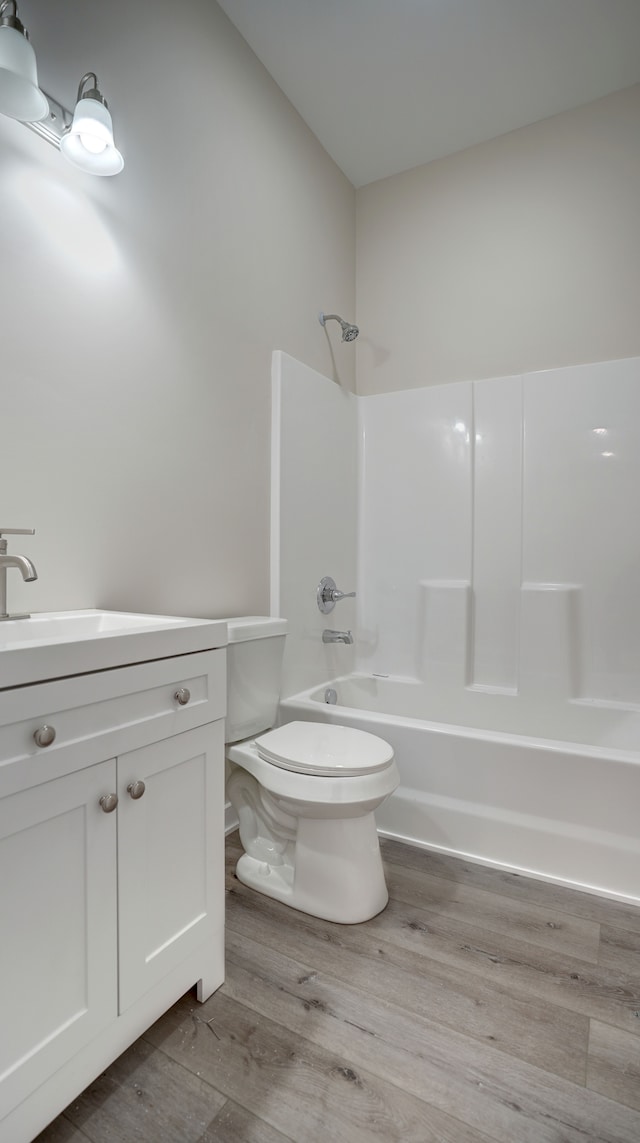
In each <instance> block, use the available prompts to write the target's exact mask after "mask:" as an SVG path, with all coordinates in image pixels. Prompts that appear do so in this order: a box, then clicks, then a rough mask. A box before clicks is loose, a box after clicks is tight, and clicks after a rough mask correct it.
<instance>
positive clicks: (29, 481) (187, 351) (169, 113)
mask: <svg viewBox="0 0 640 1143" xmlns="http://www.w3.org/2000/svg"><path fill="white" fill-rule="evenodd" d="M20 14H21V17H22V19H23V20H24V23H25V25H26V26H27V27H28V29H29V31H30V34H31V39H32V42H33V44H34V46H35V49H36V52H37V56H38V61H39V77H40V82H41V84H42V86H43V88H44V89H45V90H46V91H49V92H51V94H52V95H54V96H55V97H56V98H58V99H59V100H61V101H62V102H63V103H66V104H67V105H68V106H72V105H73V102H74V99H75V94H76V90H77V85H78V81H79V79H80V77H81V76H82V74H83V73H84V72H85V71H86V70H87V69H89V68H91V69H94V70H96V72H97V74H98V78H99V81H100V86H101V88H102V90H103V93H104V95H105V96H106V98H107V100H108V101H109V105H110V108H111V111H112V114H113V119H114V126H115V134H116V141H117V143H118V145H119V146H120V148H121V149H122V152H123V154H124V156H125V162H126V165H125V169H124V171H123V173H122V174H121V175H119V176H118V177H117V178H113V179H96V178H91V177H90V176H88V175H83V174H81V173H80V172H76V171H74V170H73V169H72V168H71V167H70V166H68V164H67V163H66V162H65V161H64V160H63V158H62V156H61V155H59V154H58V153H57V152H56V151H55V150H54V149H53V148H50V147H48V146H47V145H46V144H45V143H43V142H42V141H41V140H39V139H37V138H36V137H35V136H34V135H33V134H31V133H30V132H29V131H28V130H26V129H25V128H24V127H22V126H21V125H19V124H16V123H13V122H12V121H10V120H7V119H0V154H1V156H2V159H1V163H0V190H1V197H2V227H1V228H0V266H1V267H2V280H3V291H2V359H1V363H0V388H1V398H0V525H7V526H14V527H15V526H32V527H35V528H36V530H37V531H36V535H35V536H34V537H33V538H31V537H29V538H26V539H25V538H19V537H16V538H15V540H13V541H12V542H11V549H12V550H13V551H16V552H24V553H25V554H27V555H29V556H30V557H31V558H32V559H33V561H34V563H35V565H36V567H37V570H38V573H39V579H38V581H37V582H36V583H33V584H23V583H22V580H21V579H20V576H19V575H18V573H16V572H14V571H10V572H9V602H10V607H11V609H13V610H17V609H30V610H33V611H42V610H57V609H61V608H82V607H93V606H100V607H111V608H123V609H133V610H136V609H137V610H144V611H152V612H153V611H156V612H162V613H174V614H176V613H177V614H193V615H202V616H223V615H228V614H241V613H247V612H259V611H266V610H267V609H268V605H269V426H270V368H271V354H272V351H273V349H274V348H275V347H276V346H279V347H282V348H283V349H285V350H287V351H289V352H291V353H295V354H296V355H297V357H298V358H301V359H303V360H305V361H307V362H309V364H310V365H311V366H313V367H314V368H316V369H319V370H322V371H323V372H324V373H328V374H331V375H333V374H334V372H335V371H336V369H339V371H340V378H341V380H342V382H343V384H345V385H346V386H347V387H349V386H352V385H353V377H354V366H353V361H354V358H353V355H348V356H347V355H344V356H339V354H338V349H337V348H336V350H335V358H334V356H333V351H332V344H333V338H332V337H330V336H327V333H325V331H324V330H323V329H322V328H321V326H320V325H319V323H318V320H317V313H318V311H319V310H320V309H326V310H333V309H335V310H338V311H341V310H344V311H345V312H347V313H348V314H350V315H352V314H353V312H354V192H353V188H352V187H351V186H350V184H349V183H348V182H347V180H346V179H345V178H344V177H343V175H342V174H341V173H340V172H339V171H338V169H337V168H336V167H335V165H334V164H333V162H331V160H330V159H329V158H328V156H327V155H326V153H325V152H324V151H323V149H322V148H321V146H320V145H319V144H318V142H317V140H316V139H315V138H314V137H313V135H312V134H311V132H310V131H309V130H308V129H307V127H306V126H305V125H304V123H303V122H302V120H301V119H300V117H299V116H298V115H297V114H296V112H294V110H293V109H292V107H291V105H290V104H289V103H288V102H287V100H286V99H285V98H284V96H283V95H282V92H281V91H280V90H279V89H278V88H277V86H276V85H275V83H274V82H273V81H272V80H271V79H270V77H269V76H268V75H267V73H266V71H265V70H264V68H263V67H262V66H261V65H260V64H259V63H258V61H257V60H256V58H255V56H254V55H253V54H252V52H251V51H250V50H249V48H248V47H247V45H246V44H245V42H244V41H243V40H242V39H241V37H240V36H239V34H238V33H237V32H236V31H235V29H234V28H233V27H232V26H231V24H230V23H229V21H228V20H227V18H226V17H225V16H224V15H223V13H222V12H221V10H220V9H219V7H218V6H217V5H216V4H215V3H214V2H213V0H211V2H210V3H202V2H200V0H185V2H184V3H181V4H175V3H170V2H169V0H153V2H151V0H137V2H136V3H135V4H131V3H127V2H125V0H113V2H112V3H110V4H109V5H105V4H100V3H98V0H67V2H65V4H64V5H62V7H60V6H57V7H56V6H53V5H51V4H48V3H46V0H24V3H22V4H21V6H20Z"/></svg>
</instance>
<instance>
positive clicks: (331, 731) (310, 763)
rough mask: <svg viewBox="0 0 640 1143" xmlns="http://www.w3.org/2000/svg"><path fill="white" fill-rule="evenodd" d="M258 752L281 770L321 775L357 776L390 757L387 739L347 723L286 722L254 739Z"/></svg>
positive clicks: (383, 765)
mask: <svg viewBox="0 0 640 1143" xmlns="http://www.w3.org/2000/svg"><path fill="white" fill-rule="evenodd" d="M255 746H256V749H257V751H258V754H259V756H260V757H261V758H262V759H263V760H264V761H265V762H269V763H271V764H272V765H273V766H278V767H280V769H282V770H291V771H293V772H294V773H296V774H309V775H315V776H317V777H323V778H340V777H358V776H359V775H364V774H375V773H377V772H378V771H380V770H384V769H385V768H386V767H387V766H389V765H390V763H391V762H392V761H393V750H392V748H391V747H390V746H389V743H388V742H385V741H384V740H383V739H382V738H378V736H377V735H375V734H369V733H368V731H366V730H357V729H355V727H351V726H335V725H333V724H331V723H321V722H288V723H286V725H285V726H279V727H277V729H276V730H269V731H267V733H266V734H262V735H261V736H260V737H259V738H256V739H255Z"/></svg>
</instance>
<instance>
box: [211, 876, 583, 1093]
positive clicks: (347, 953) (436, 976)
mask: <svg viewBox="0 0 640 1143" xmlns="http://www.w3.org/2000/svg"><path fill="white" fill-rule="evenodd" d="M284 909H286V906H284V905H280V904H278V902H274V901H270V900H269V898H266V897H263V896H261V895H260V894H256V893H254V892H252V890H250V889H247V888H246V887H245V886H242V885H240V883H239V882H236V889H235V890H232V891H231V892H230V893H229V899H228V909H227V929H228V934H229V937H228V939H229V942H230V947H231V946H232V945H233V942H234V938H233V933H237V934H239V935H240V936H241V938H242V939H246V938H253V939H255V940H258V941H260V942H262V945H263V947H264V948H265V949H266V948H274V949H275V950H280V948H281V947H282V937H281V929H282V924H283V923H284V920H285V918H283V914H282V911H283V910H284ZM287 929H288V935H287V944H286V951H287V954H288V955H289V956H291V957H294V958H295V959H297V960H299V961H301V962H303V963H312V964H314V965H315V966H316V967H321V968H322V969H323V971H325V972H327V973H330V974H331V975H332V976H334V977H337V978H338V979H340V980H344V981H348V982H349V983H351V984H353V985H354V986H355V987H357V988H360V989H362V990H363V991H364V992H374V993H375V994H377V995H378V996H384V997H385V998H386V999H387V1000H388V1001H389V1002H390V1003H393V1004H395V1005H396V1006H397V1007H400V1008H405V1009H406V1010H407V1011H408V1012H409V1013H412V1014H413V1013H415V1014H416V1015H418V1016H420V1017H423V1018H424V1019H428V1020H432V1021H435V1022H437V1023H440V1024H444V1025H446V1026H449V1027H452V1028H454V1029H464V1031H465V1032H466V1033H467V1034H468V1035H469V1036H473V1037H474V1038H476V1039H477V1040H479V1041H480V1042H481V1043H482V1044H484V1045H487V1046H493V1047H499V1048H501V1049H502V1050H503V1051H506V1052H510V1053H511V1054H513V1055H514V1056H516V1057H518V1058H519V1059H522V1060H526V1061H528V1062H529V1063H533V1064H536V1065H538V1066H539V1067H543V1068H548V1069H549V1070H551V1071H554V1072H556V1073H557V1074H558V1075H561V1076H564V1077H565V1078H566V1079H571V1080H574V1081H576V1082H579V1083H584V1078H585V1074H586V1053H587V1040H588V1031H589V1027H588V1020H587V1017H586V1016H583V1015H580V1014H576V1013H567V1012H562V1011H560V1010H559V1009H558V1008H557V1007H555V1006H554V1005H550V1004H546V1003H544V1002H541V1001H539V1000H536V1001H535V1002H532V998H531V997H530V996H526V997H524V998H522V997H521V996H518V995H515V996H513V995H511V994H510V993H509V992H508V990H505V989H501V988H500V987H499V986H495V985H493V984H492V983H491V982H490V981H486V980H485V979H484V978H479V977H478V976H474V977H470V976H469V974H468V973H467V972H466V971H464V970H460V969H458V968H456V967H455V966H454V967H451V966H449V965H447V964H441V963H439V962H438V961H431V962H429V961H428V960H426V959H425V957H424V955H423V953H422V951H421V950H420V949H417V950H407V949H405V948H402V947H397V946H395V945H394V944H393V943H388V942H384V941H381V940H380V939H379V937H378V936H377V934H376V935H373V936H372V934H371V931H370V924H367V925H366V926H363V925H358V926H343V925H333V924H331V922H329V921H321V920H319V919H318V918H315V917H306V916H304V915H303V914H299V915H298V918H297V920H296V924H295V926H291V927H289V926H287Z"/></svg>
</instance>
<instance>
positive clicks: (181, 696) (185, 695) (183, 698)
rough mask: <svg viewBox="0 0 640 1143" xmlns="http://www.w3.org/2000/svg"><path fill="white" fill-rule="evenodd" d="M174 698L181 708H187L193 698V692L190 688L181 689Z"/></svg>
mask: <svg viewBox="0 0 640 1143" xmlns="http://www.w3.org/2000/svg"><path fill="white" fill-rule="evenodd" d="M173 697H174V698H175V700H176V702H177V703H179V704H180V706H186V705H187V703H188V702H189V699H190V698H191V691H190V690H189V688H188V687H180V690H179V691H176V693H175V695H174V696H173Z"/></svg>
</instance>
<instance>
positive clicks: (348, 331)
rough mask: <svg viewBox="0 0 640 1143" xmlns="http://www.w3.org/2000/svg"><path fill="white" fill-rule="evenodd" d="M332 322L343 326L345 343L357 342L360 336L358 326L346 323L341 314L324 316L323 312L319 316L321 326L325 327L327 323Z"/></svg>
mask: <svg viewBox="0 0 640 1143" xmlns="http://www.w3.org/2000/svg"><path fill="white" fill-rule="evenodd" d="M331 320H333V321H339V322H340V325H341V326H342V340H343V341H355V340H356V338H357V336H358V334H359V333H360V330H359V329H358V327H357V325H351V323H350V322H348V321H345V320H344V318H341V317H340V316H339V314H323V313H322V311H321V312H320V313H319V314H318V321H319V322H320V325H324V323H325V322H326V321H331Z"/></svg>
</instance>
